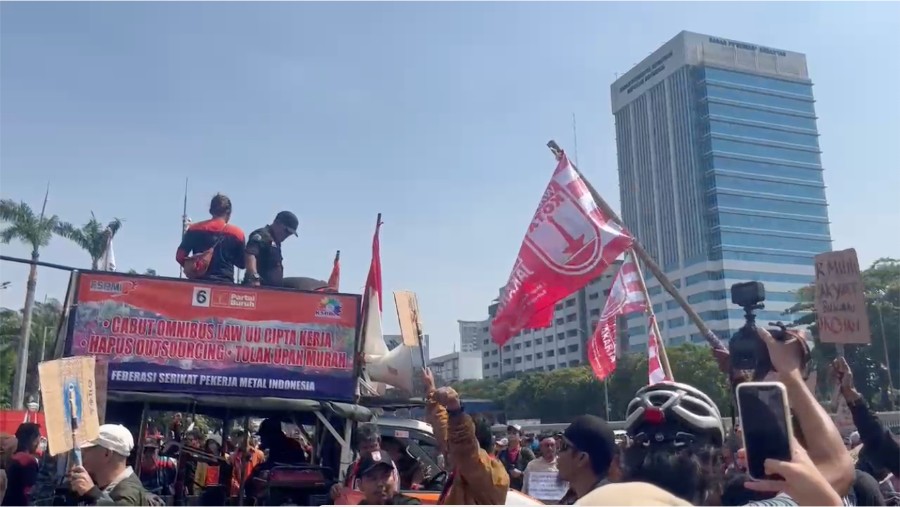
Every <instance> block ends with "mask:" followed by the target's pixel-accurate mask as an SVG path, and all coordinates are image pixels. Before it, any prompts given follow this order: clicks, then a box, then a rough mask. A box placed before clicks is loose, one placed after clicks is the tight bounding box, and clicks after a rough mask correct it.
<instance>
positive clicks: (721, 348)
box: [547, 139, 728, 374]
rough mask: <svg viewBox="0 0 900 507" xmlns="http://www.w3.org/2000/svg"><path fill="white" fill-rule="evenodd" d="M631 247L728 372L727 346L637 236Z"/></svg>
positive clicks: (558, 152)
mask: <svg viewBox="0 0 900 507" xmlns="http://www.w3.org/2000/svg"><path fill="white" fill-rule="evenodd" d="M547 147H548V148H550V151H551V152H553V155H554V156H555V157H556V158H557V160H559V159H560V158H561V157H562V156H563V155H564V152H563V150H562V148H560V147H559V145H558V144H556V141H554V140H552V139H551V140H550V141H549V142H548V143H547ZM570 164H571V162H570ZM571 165H572V169H573V170H574V171H575V172H576V173H577V174H578V175H579V176H581V179H582V181H584V184H585V186H587V189H588V191H589V192H590V193H591V196H593V198H594V202H596V203H597V206H599V207H600V210H601V211H603V213H604V214H605V215H606V217H607V218H609V219H610V220H612V221H613V222H615V223H616V224H617V225H618V226H619V227H621V228H622V229H624V230H627V228H626V227H625V224H624V223H623V222H622V219H621V218H619V215H618V214H617V213H616V212H615V211H613V209H612V208H611V207H610V206H609V204H607V203H606V201H605V200H603V197H602V196H601V195H600V193H599V192H597V189H595V188H594V186H593V185H591V183H590V181H588V180H587V178H585V177H584V175H583V174H581V171H579V170H578V167H576V166H575V164H571ZM632 249H633V250H634V253H635V256H637V257H638V258H639V259H640V260H641V261H643V262H644V264H645V265H646V266H647V269H649V270H650V273H652V274H653V276H655V277H656V279H657V280H659V283H660V285H662V287H663V288H664V289H666V292H668V293H669V294H670V295H671V296H672V298H673V299H674V300H675V301H676V302H677V303H678V305H679V306H681V308H682V309H683V310H684V311H685V313H687V316H688V318H690V319H691V321H692V322H693V323H694V325H696V326H697V329H699V330H700V333H701V334H703V337H704V338H706V341H707V343H709V345H710V347H712V349H713V352H714V354H713V355H714V356H715V358H716V360H717V361H718V362H719V369H720V370H722V371H723V372H724V373H726V374H728V369H727V365H726V363H725V359H727V353H728V348H727V347H725V345H724V344H723V343H722V340H720V339H719V337H717V336H716V335H715V333H713V332H712V330H711V329H710V328H709V326H707V325H706V323H705V322H703V319H702V318H701V317H700V315H699V314H698V313H697V312H696V311H694V309H693V308H691V305H690V304H688V302H687V300H685V299H684V297H682V295H681V294H680V293H679V292H678V289H677V288H676V287H675V285H674V284H673V283H672V281H671V280H669V277H667V276H666V274H665V273H664V272H663V270H662V269H661V268H660V267H659V265H658V264H657V263H656V261H655V260H653V258H652V257H650V254H648V253H647V251H646V250H644V247H643V246H642V245H641V243H640V242H639V241H638V240H637V238H634V243H633V245H632Z"/></svg>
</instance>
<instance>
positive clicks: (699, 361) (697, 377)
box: [454, 344, 731, 423]
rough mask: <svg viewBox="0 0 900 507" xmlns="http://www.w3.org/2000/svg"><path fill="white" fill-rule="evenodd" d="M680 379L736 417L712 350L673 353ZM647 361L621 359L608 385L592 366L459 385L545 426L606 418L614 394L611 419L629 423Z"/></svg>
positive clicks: (472, 394)
mask: <svg viewBox="0 0 900 507" xmlns="http://www.w3.org/2000/svg"><path fill="white" fill-rule="evenodd" d="M667 352H668V354H669V361H670V363H671V364H672V368H673V370H674V371H673V375H674V376H675V380H677V381H678V382H682V383H685V384H690V385H692V386H694V387H696V388H698V389H700V390H701V391H703V392H704V393H706V394H707V395H709V397H710V398H712V400H713V401H714V402H715V403H716V404H717V405H718V407H719V410H720V411H721V412H722V414H723V416H725V417H728V414H730V407H731V399H730V396H729V390H728V385H727V382H726V379H725V377H724V376H723V375H722V374H721V373H720V372H719V368H718V365H717V364H716V361H715V359H714V358H713V356H712V354H710V353H709V349H708V348H707V347H704V346H697V345H691V344H685V345H681V346H678V347H672V348H670V349H667ZM647 374H648V367H647V356H646V354H640V353H626V354H623V355H621V356H620V357H619V358H618V361H617V364H616V371H615V372H614V373H613V374H612V375H611V376H610V378H609V379H608V385H607V386H606V388H604V383H603V382H601V381H599V380H597V379H596V378H595V377H594V374H593V372H592V371H591V368H590V366H588V365H582V366H575V367H571V368H560V369H557V370H554V371H549V372H529V373H524V374H520V375H519V376H518V377H517V378H515V379H509V380H505V381H503V382H499V381H498V380H496V379H485V380H470V381H464V382H459V383H457V384H456V385H454V388H456V389H457V390H458V391H459V392H460V394H462V395H463V396H464V397H466V398H484V399H490V400H492V401H494V402H495V403H497V404H498V405H499V406H500V407H501V408H502V409H503V411H504V412H506V415H507V417H509V418H516V419H519V418H521V419H541V420H542V421H543V422H544V423H560V422H568V421H571V420H572V419H574V418H575V417H577V416H579V415H582V414H594V415H598V416H600V417H604V418H605V417H606V398H607V393H605V392H604V391H605V389H608V398H609V418H610V419H612V420H617V421H620V420H623V419H624V418H625V411H626V409H627V408H628V404H629V403H630V402H631V400H632V399H634V393H635V392H637V390H638V389H640V388H642V387H644V386H645V385H647Z"/></svg>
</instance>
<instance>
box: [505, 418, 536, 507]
mask: <svg viewBox="0 0 900 507" xmlns="http://www.w3.org/2000/svg"><path fill="white" fill-rule="evenodd" d="M506 435H507V439H508V440H509V444H508V445H507V447H506V449H504V450H501V451H500V453H499V454H498V455H497V459H498V460H500V462H501V463H503V466H504V467H506V473H508V474H509V487H511V488H512V489H515V490H517V491H522V487H523V484H524V480H525V468H526V467H528V464H529V463H531V461H532V460H533V459H534V452H533V451H532V450H531V448H529V447H524V446H523V445H522V427H521V426H519V425H518V424H510V425H509V426H507V427H506Z"/></svg>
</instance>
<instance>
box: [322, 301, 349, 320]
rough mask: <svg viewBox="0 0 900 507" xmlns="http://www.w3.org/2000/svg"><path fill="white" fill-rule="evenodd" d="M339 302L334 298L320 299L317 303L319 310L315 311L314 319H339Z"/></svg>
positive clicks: (340, 309)
mask: <svg viewBox="0 0 900 507" xmlns="http://www.w3.org/2000/svg"><path fill="white" fill-rule="evenodd" d="M342 310H343V308H342V307H341V302H340V301H338V300H337V299H335V298H322V299H321V300H320V301H319V309H318V310H316V317H325V318H329V319H339V318H341V311H342Z"/></svg>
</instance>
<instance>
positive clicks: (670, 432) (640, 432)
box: [625, 382, 725, 446]
mask: <svg viewBox="0 0 900 507" xmlns="http://www.w3.org/2000/svg"><path fill="white" fill-rule="evenodd" d="M625 431H626V433H627V435H628V436H629V437H630V438H632V439H634V441H635V442H636V443H641V444H644V445H653V444H658V445H666V444H667V445H675V446H679V445H685V444H687V443H688V442H693V441H705V442H708V443H711V444H713V445H716V446H721V445H722V443H723V442H724V440H725V427H724V426H723V424H722V415H721V414H720V413H719V408H718V407H716V404H715V403H713V401H712V400H711V399H710V398H709V396H707V395H705V394H703V393H702V392H701V391H700V390H698V389H696V388H694V387H691V386H689V385H687V384H679V383H677V382H660V383H657V384H653V385H649V386H646V387H643V388H641V389H639V390H638V392H637V393H635V395H634V399H633V400H631V402H630V403H629V404H628V409H627V410H626V411H625Z"/></svg>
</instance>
